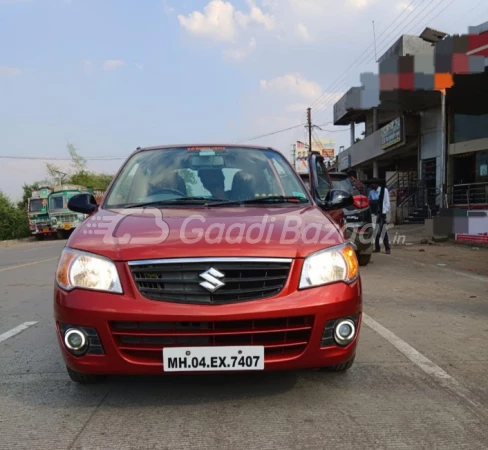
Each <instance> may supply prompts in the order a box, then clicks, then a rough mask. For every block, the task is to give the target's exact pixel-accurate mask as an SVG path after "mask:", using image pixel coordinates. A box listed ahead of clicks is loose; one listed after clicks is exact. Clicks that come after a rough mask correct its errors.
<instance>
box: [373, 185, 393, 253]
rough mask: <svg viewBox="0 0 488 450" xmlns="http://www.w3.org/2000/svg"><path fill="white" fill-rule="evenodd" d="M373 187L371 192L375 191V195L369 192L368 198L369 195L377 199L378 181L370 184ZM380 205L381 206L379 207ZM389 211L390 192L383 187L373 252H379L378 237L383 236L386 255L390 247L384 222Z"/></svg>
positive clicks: (379, 189)
mask: <svg viewBox="0 0 488 450" xmlns="http://www.w3.org/2000/svg"><path fill="white" fill-rule="evenodd" d="M371 187H372V188H373V192H376V194H377V195H374V194H373V195H371V194H372V193H370V198H371V197H373V196H374V197H376V198H378V199H381V188H380V187H379V186H378V183H377V182H375V183H373V184H372V185H371ZM381 206H382V207H381ZM389 212H390V193H389V192H388V189H387V188H386V186H385V188H384V189H383V205H381V204H380V208H379V211H378V213H379V214H378V219H377V221H376V226H377V230H376V239H375V250H374V253H380V251H381V247H380V237H382V238H383V244H384V245H385V253H386V254H387V255H390V254H391V248H390V239H389V238H388V231H387V225H388V224H387V222H386V217H387V214H388V213H389Z"/></svg>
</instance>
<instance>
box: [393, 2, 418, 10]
mask: <svg viewBox="0 0 488 450" xmlns="http://www.w3.org/2000/svg"><path fill="white" fill-rule="evenodd" d="M397 8H398V9H399V10H400V11H405V10H406V11H413V9H414V6H413V5H412V4H410V3H407V2H402V3H399V4H398V5H397Z"/></svg>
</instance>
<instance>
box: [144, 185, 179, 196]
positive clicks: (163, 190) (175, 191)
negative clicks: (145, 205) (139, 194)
mask: <svg viewBox="0 0 488 450" xmlns="http://www.w3.org/2000/svg"><path fill="white" fill-rule="evenodd" d="M166 193H167V194H176V195H179V196H181V197H186V194H185V193H183V192H181V191H179V190H178V189H173V188H167V187H162V188H160V189H158V190H157V191H156V190H154V192H151V196H153V195H159V194H166Z"/></svg>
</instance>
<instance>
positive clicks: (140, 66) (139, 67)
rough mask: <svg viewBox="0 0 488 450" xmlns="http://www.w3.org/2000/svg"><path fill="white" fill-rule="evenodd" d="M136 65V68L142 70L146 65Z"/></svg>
mask: <svg viewBox="0 0 488 450" xmlns="http://www.w3.org/2000/svg"><path fill="white" fill-rule="evenodd" d="M135 66H136V68H137V69H138V70H142V69H144V66H143V65H142V64H140V63H136V64H135Z"/></svg>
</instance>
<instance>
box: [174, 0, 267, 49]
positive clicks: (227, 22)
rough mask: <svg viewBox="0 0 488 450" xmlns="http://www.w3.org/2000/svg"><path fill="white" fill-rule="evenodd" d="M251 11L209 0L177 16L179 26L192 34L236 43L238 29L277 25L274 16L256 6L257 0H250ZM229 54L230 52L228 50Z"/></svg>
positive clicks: (219, 0) (223, 0)
mask: <svg viewBox="0 0 488 450" xmlns="http://www.w3.org/2000/svg"><path fill="white" fill-rule="evenodd" d="M247 5H248V7H249V10H248V11H247V12H244V11H238V10H236V9H235V8H234V6H233V5H232V4H231V3H230V2H229V1H225V0H210V1H209V3H208V4H207V6H205V8H204V9H203V13H202V12H200V11H193V12H192V13H190V14H189V15H188V16H184V15H182V14H180V15H178V21H179V22H180V25H181V26H182V27H183V28H184V29H185V30H186V31H187V32H188V33H190V34H192V35H194V36H201V37H207V38H211V39H214V40H217V41H224V42H234V41H235V40H236V38H237V37H238V36H239V32H240V31H243V30H247V29H249V28H250V27H251V26H252V25H258V26H260V27H262V28H264V29H265V30H268V31H271V30H274V29H275V27H276V21H275V17H274V16H273V15H272V14H268V13H265V12H264V11H263V10H262V9H261V8H260V7H258V6H257V5H256V2H255V0H247ZM226 53H228V52H226Z"/></svg>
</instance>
